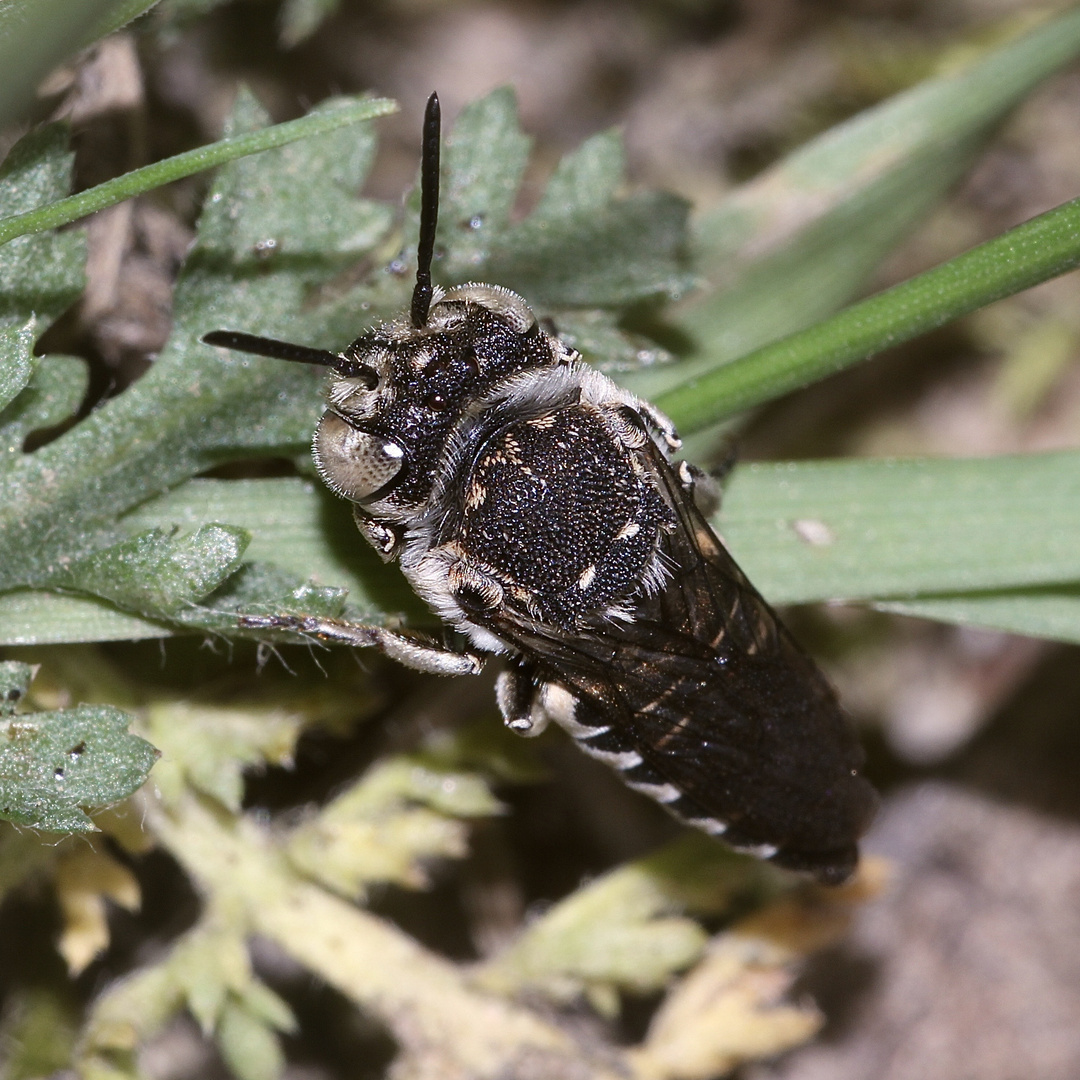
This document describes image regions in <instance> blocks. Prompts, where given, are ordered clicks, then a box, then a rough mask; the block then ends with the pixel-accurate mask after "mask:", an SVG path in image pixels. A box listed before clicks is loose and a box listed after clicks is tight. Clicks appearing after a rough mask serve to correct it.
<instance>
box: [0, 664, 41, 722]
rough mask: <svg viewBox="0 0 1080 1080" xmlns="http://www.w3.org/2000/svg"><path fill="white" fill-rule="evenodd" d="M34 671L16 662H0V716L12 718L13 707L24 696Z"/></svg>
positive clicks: (26, 665) (28, 666) (30, 667)
mask: <svg viewBox="0 0 1080 1080" xmlns="http://www.w3.org/2000/svg"><path fill="white" fill-rule="evenodd" d="M33 677H34V669H33V667H32V666H31V665H30V664H22V663H20V662H19V661H17V660H0V716H12V715H13V714H14V712H15V705H16V703H17V702H19V701H22V699H23V698H24V697H25V696H26V691H27V690H29V689H30V681H31V679H33Z"/></svg>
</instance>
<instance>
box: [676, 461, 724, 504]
mask: <svg viewBox="0 0 1080 1080" xmlns="http://www.w3.org/2000/svg"><path fill="white" fill-rule="evenodd" d="M675 471H676V473H677V474H678V477H679V486H680V487H681V488H682V489H683V491H684V492H685V493H686V495H687V496H688V497H689V498H690V499H692V500H693V502H694V505H695V506H696V507H697V508H698V510H700V511H701V513H702V514H703V515H704V516H705V517H707V518H708V517H712V516H713V514H715V513H716V512H717V510H719V509H720V494H721V491H720V488H721V485H720V482H719V481H718V480H717V478H716V477H715V476H713V475H712V474H711V473H707V472H705V471H704V469H699V468H698V467H697V466H696V465H691V464H690V462H689V461H680V462H679V464H678V466H677V468H676V470H675Z"/></svg>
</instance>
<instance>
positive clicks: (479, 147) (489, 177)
mask: <svg viewBox="0 0 1080 1080" xmlns="http://www.w3.org/2000/svg"><path fill="white" fill-rule="evenodd" d="M529 142H530V140H529V139H528V138H526V137H525V136H524V135H523V134H522V132H521V129H520V128H519V127H518V120H517V104H516V102H515V100H514V93H513V91H512V90H510V89H509V88H508V87H503V88H502V89H500V90H495V91H493V92H492V93H490V94H488V96H487V97H485V98H481V99H480V100H479V101H475V102H473V103H472V104H470V105H466V106H465V108H464V109H462V110H461V115H460V116H459V117H458V119H457V122H456V123H455V124H454V128H453V130H452V131H451V132H450V134H449V136H448V137H447V139H446V146H445V149H444V151H443V156H444V158H445V162H446V164H445V179H444V181H443V184H442V193H441V200H440V202H441V205H440V207H439V236H440V244H441V246H443V247H445V249H446V257H445V259H444V260H443V265H442V266H441V267H439V268H438V269H439V278H440V280H443V281H448V282H454V283H457V282H462V281H479V280H484V279H483V278H482V277H480V276H478V275H481V274H482V271H481V267H482V266H483V265H484V263H485V262H486V260H487V258H488V252H489V250H490V247H491V244H492V241H493V239H494V237H496V236H498V235H499V234H500V233H502V232H503V231H504V230H505V229H506V228H507V226H508V224H509V222H510V211H511V210H512V209H513V207H514V200H515V199H516V198H517V193H518V187H519V186H520V184H521V178H522V176H523V175H524V173H525V165H526V162H527V160H528V156H529Z"/></svg>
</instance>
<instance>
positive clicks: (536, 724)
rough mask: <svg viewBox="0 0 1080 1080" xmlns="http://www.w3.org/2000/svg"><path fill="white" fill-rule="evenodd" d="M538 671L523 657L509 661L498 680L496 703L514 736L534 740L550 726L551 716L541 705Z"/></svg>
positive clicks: (496, 682) (496, 684)
mask: <svg viewBox="0 0 1080 1080" xmlns="http://www.w3.org/2000/svg"><path fill="white" fill-rule="evenodd" d="M538 681H539V680H538V677H537V673H536V668H535V667H534V666H533V665H532V664H531V663H529V661H528V660H526V659H524V658H523V657H516V658H514V659H513V660H511V661H510V663H509V664H508V665H507V667H506V670H505V671H503V672H501V673H500V675H499V677H498V679H496V680H495V701H496V702H497V703H498V706H499V712H500V713H502V718H503V723H504V724H505V725H506V726H507V727H508V728H509V729H510V730H511V731H512V732H514V734H515V735H525V736H526V737H528V738H530V739H531V738H533V737H534V736H536V735H539V734H540V733H541V732H542V731H543V730H544V728H546V727H547V725H548V719H549V717H548V714H547V712H546V711H545V710H544V709H542V708H541V707H540V706H539V701H538V698H537V684H538Z"/></svg>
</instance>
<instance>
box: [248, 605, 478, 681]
mask: <svg viewBox="0 0 1080 1080" xmlns="http://www.w3.org/2000/svg"><path fill="white" fill-rule="evenodd" d="M240 625H241V626H244V627H247V628H248V629H264V630H284V631H289V632H291V633H294V634H301V635H310V636H313V637H317V638H321V639H322V640H323V641H336V642H339V643H341V644H342V645H352V646H355V647H357V648H375V649H378V650H379V651H380V652H382V653H385V654H386V655H387V656H389V657H390V658H391V659H392V660H397V661H398V663H401V664H404V665H405V666H406V667H411V668H415V669H416V670H417V671H426V672H428V673H429V674H432V675H476V674H477V673H478V672H479V671H480V669H481V668H482V667H483V661H482V660H481V659H480V658H479V657H478V656H473V655H472V654H471V653H459V652H454V651H453V650H452V649H444V648H442V647H441V646H439V645H436V644H435V643H434V642H433V641H425V640H423V639H422V638H415V637H410V636H408V635H406V634H397V633H394V631H392V630H387V629H385V628H384V627H382V626H367V625H365V624H364V623H350V622H345V621H344V620H342V619H324V618H321V617H319V616H317V615H241V616H240Z"/></svg>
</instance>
